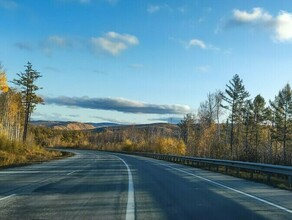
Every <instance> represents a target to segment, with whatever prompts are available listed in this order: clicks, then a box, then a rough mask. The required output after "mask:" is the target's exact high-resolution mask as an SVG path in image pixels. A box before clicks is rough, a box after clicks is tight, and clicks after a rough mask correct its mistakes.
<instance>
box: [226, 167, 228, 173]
mask: <svg viewBox="0 0 292 220" xmlns="http://www.w3.org/2000/svg"><path fill="white" fill-rule="evenodd" d="M225 173H226V174H227V173H228V167H227V166H225Z"/></svg>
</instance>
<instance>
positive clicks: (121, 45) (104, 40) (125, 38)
mask: <svg viewBox="0 0 292 220" xmlns="http://www.w3.org/2000/svg"><path fill="white" fill-rule="evenodd" d="M91 44H92V46H93V47H94V49H95V50H97V51H99V50H103V51H106V52H108V53H110V54H112V55H118V54H120V53H121V52H122V51H124V50H126V49H128V48H129V47H130V46H134V45H137V44H139V40H138V38H137V37H136V36H134V35H129V34H119V33H116V32H108V33H106V34H105V35H104V36H103V37H97V38H96V37H92V38H91Z"/></svg>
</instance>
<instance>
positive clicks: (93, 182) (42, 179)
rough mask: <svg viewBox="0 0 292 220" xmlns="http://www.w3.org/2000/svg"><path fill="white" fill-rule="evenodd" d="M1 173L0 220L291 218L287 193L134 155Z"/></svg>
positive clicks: (81, 155)
mask: <svg viewBox="0 0 292 220" xmlns="http://www.w3.org/2000/svg"><path fill="white" fill-rule="evenodd" d="M73 151H74V152H75V153H76V156H74V157H71V158H66V159H63V160H58V161H52V162H48V163H43V164H37V165H31V166H24V167H17V168H10V169H3V170H0V219H1V220H2V219H9V220H10V219H83V220H85V219H128V220H130V219H147V220H148V219H175V220H178V219H245V220H246V219H292V193H291V192H289V191H285V190H280V189H275V188H273V187H270V186H266V185H263V184H259V183H255V182H250V181H246V180H242V179H238V178H235V177H230V176H225V175H222V174H218V173H213V172H209V171H205V170H200V169H195V168H191V167H186V166H182V165H178V164H172V163H168V162H164V161H158V160H153V159H149V158H142V157H137V156H129V155H121V154H113V153H104V152H95V151H85V150H73Z"/></svg>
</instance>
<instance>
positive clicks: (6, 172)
mask: <svg viewBox="0 0 292 220" xmlns="http://www.w3.org/2000/svg"><path fill="white" fill-rule="evenodd" d="M39 172H40V171H21V170H20V171H0V174H29V173H39Z"/></svg>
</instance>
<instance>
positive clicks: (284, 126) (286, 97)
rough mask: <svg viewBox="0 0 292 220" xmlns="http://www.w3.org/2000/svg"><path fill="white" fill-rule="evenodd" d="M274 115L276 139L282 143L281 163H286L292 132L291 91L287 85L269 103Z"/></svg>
mask: <svg viewBox="0 0 292 220" xmlns="http://www.w3.org/2000/svg"><path fill="white" fill-rule="evenodd" d="M270 104H271V106H272V109H273V112H274V114H275V127H276V136H275V137H276V139H277V141H279V142H281V143H282V149H283V156H282V158H283V162H284V163H287V142H288V141H289V140H291V132H292V127H291V126H292V123H291V122H292V90H291V87H290V85H289V84H287V85H286V86H285V87H284V88H283V89H282V90H280V91H279V94H278V96H276V97H275V100H274V101H273V102H270Z"/></svg>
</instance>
